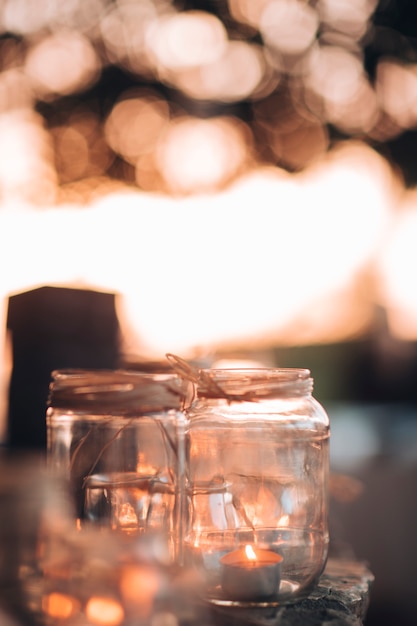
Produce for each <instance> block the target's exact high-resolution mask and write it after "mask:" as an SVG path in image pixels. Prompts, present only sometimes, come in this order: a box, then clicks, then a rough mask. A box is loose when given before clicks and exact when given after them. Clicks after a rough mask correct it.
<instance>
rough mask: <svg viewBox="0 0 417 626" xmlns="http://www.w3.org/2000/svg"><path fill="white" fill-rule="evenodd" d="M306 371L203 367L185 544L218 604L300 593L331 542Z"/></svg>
mask: <svg viewBox="0 0 417 626" xmlns="http://www.w3.org/2000/svg"><path fill="white" fill-rule="evenodd" d="M312 389H313V379H312V378H311V376H310V372H309V370H305V369H253V370H236V369H234V370H231V369H230V370H226V369H225V370H214V369H212V370H201V371H200V374H199V377H198V382H197V383H196V392H197V397H196V400H195V401H194V403H193V404H192V406H191V407H190V409H189V410H188V418H189V431H188V439H189V440H188V441H187V465H188V472H189V485H188V505H189V521H188V528H187V533H186V552H187V556H188V557H189V558H190V560H191V562H192V563H193V564H194V565H195V566H197V567H198V569H199V570H200V571H203V573H204V576H205V580H206V586H207V597H208V599H209V600H211V601H212V602H214V603H216V604H219V605H226V606H227V605H244V606H246V605H248V604H249V605H252V604H255V605H259V604H266V605H270V604H274V603H280V602H284V601H291V600H293V599H294V598H297V597H300V596H303V595H306V594H307V593H308V592H309V591H310V590H311V589H312V587H314V585H315V584H316V583H317V581H318V578H319V576H320V574H321V573H322V571H323V568H324V566H325V562H326V558H327V550H328V541H329V537H328V529H327V516H328V510H327V506H328V505H327V490H328V487H327V485H328V466H329V456H328V454H329V453H328V442H329V420H328V417H327V414H326V412H325V410H324V409H323V407H322V406H321V405H320V404H319V403H318V402H317V401H316V400H315V399H314V398H313V396H312Z"/></svg>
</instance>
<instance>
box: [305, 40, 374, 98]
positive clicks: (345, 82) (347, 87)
mask: <svg viewBox="0 0 417 626" xmlns="http://www.w3.org/2000/svg"><path fill="white" fill-rule="evenodd" d="M306 70H307V73H306V77H305V83H306V86H307V87H308V88H309V89H311V90H312V91H314V92H315V93H316V94H318V95H319V96H321V97H322V98H324V100H325V101H326V102H330V103H333V104H334V105H335V106H337V105H340V104H344V103H350V102H351V100H352V99H353V98H354V96H355V94H356V93H357V91H358V88H359V83H360V81H361V79H362V76H363V66H362V63H361V60H360V59H359V58H358V57H357V56H355V55H353V54H352V53H350V52H349V51H348V50H345V49H344V48H340V47H337V46H317V47H316V48H315V49H314V51H313V52H312V53H311V55H310V56H309V57H308V59H307V61H306Z"/></svg>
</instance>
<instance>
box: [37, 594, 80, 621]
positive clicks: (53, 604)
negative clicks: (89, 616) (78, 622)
mask: <svg viewBox="0 0 417 626" xmlns="http://www.w3.org/2000/svg"><path fill="white" fill-rule="evenodd" d="M42 610H43V611H44V613H47V615H49V616H50V617H53V618H55V619H67V618H68V617H71V615H74V613H76V612H77V611H79V610H80V603H79V602H78V600H76V598H73V597H72V596H68V595H66V594H64V593H57V592H55V593H50V594H49V595H47V596H44V597H43V598H42Z"/></svg>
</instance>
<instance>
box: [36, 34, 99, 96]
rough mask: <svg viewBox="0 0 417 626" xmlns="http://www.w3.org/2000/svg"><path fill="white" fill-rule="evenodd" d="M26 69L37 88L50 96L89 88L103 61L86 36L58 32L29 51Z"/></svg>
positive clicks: (39, 91) (44, 94) (40, 92)
mask: <svg viewBox="0 0 417 626" xmlns="http://www.w3.org/2000/svg"><path fill="white" fill-rule="evenodd" d="M24 69H25V72H26V74H27V76H28V77H29V78H30V80H31V82H32V85H33V87H34V89H36V91H37V92H38V93H39V94H40V95H41V96H43V97H44V98H47V99H48V98H50V97H54V96H56V95H67V94H70V93H74V92H77V91H80V90H81V89H86V88H87V87H88V86H89V85H91V84H92V83H93V82H94V81H95V80H96V78H97V77H98V72H99V63H98V57H97V54H96V52H95V50H94V48H93V46H92V44H91V43H90V41H89V40H88V39H87V38H86V37H84V36H83V35H81V34H79V33H76V32H73V33H71V34H70V33H64V32H60V33H58V32H57V33H54V34H52V35H49V36H48V37H45V38H44V39H41V40H40V41H39V43H37V44H35V45H34V46H33V47H32V48H31V49H30V50H29V52H28V54H27V57H26V63H25V68H24Z"/></svg>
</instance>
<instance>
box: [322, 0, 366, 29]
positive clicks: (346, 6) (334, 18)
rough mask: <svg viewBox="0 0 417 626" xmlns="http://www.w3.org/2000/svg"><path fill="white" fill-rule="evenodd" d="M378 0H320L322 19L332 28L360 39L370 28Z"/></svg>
mask: <svg viewBox="0 0 417 626" xmlns="http://www.w3.org/2000/svg"><path fill="white" fill-rule="evenodd" d="M376 5H377V0H337V2H334V1H333V0H319V3H318V6H319V10H320V17H321V19H322V21H323V22H324V23H325V24H327V25H329V26H330V27H331V28H332V29H334V30H336V31H339V32H342V33H345V34H346V35H349V36H350V37H352V38H355V39H359V38H360V37H362V36H363V35H364V34H365V33H366V31H367V28H368V20H369V18H370V16H371V15H372V13H373V11H374V10H375V7H376Z"/></svg>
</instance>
